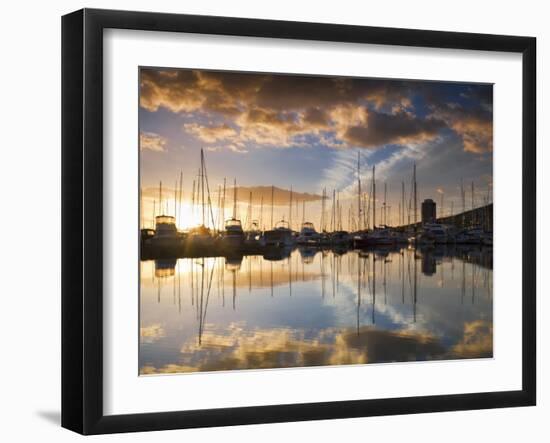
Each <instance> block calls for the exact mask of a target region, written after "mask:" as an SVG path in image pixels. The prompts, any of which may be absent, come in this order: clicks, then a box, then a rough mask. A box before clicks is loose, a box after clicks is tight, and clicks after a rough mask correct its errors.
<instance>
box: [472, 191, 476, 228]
mask: <svg viewBox="0 0 550 443" xmlns="http://www.w3.org/2000/svg"><path fill="white" fill-rule="evenodd" d="M474 215H475V213H474V182H472V224H476V222H477V220H476V219H477V217H474Z"/></svg>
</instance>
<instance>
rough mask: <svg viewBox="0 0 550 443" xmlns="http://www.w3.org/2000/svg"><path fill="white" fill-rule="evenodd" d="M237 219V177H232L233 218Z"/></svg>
mask: <svg viewBox="0 0 550 443" xmlns="http://www.w3.org/2000/svg"><path fill="white" fill-rule="evenodd" d="M236 219H237V179H236V178H234V179H233V220H236Z"/></svg>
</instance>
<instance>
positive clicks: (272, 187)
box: [270, 185, 275, 229]
mask: <svg viewBox="0 0 550 443" xmlns="http://www.w3.org/2000/svg"><path fill="white" fill-rule="evenodd" d="M274 195H275V187H274V186H273V185H271V228H270V229H273V203H274V198H273V197H274Z"/></svg>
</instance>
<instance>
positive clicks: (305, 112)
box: [139, 67, 493, 375]
mask: <svg viewBox="0 0 550 443" xmlns="http://www.w3.org/2000/svg"><path fill="white" fill-rule="evenodd" d="M139 84H140V91H139V150H140V213H139V217H140V222H139V223H140V257H139V268H140V293H139V297H140V300H139V302H140V320H139V322H140V324H139V328H140V345H139V346H140V347H139V374H140V375H151V374H167V373H190V372H198V371H201V372H204V371H206V372H209V371H231V370H250V369H254V370H258V369H277V368H279V369H280V368H299V367H312V366H338V365H350V364H371V363H393V362H419V361H433V360H456V359H473V358H491V357H492V356H493V271H492V266H493V249H492V248H493V235H492V229H493V205H492V193H493V186H492V185H493V166H492V165H493V85H491V84H479V83H457V82H444V81H441V82H440V81H419V80H401V79H377V78H355V77H333V76H321V75H316V76H312V75H297V74H283V73H249V72H229V71H211V70H199V69H180V68H167V67H141V68H140V69H139Z"/></svg>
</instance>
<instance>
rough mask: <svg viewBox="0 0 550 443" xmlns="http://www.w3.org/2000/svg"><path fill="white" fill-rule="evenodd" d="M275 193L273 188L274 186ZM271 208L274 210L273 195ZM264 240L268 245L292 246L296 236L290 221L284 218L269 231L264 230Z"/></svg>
mask: <svg viewBox="0 0 550 443" xmlns="http://www.w3.org/2000/svg"><path fill="white" fill-rule="evenodd" d="M272 193H273V188H272ZM271 208H272V209H271V210H272V211H273V196H272V199H271ZM290 213H291V214H292V188H291V189H290ZM264 241H265V245H266V246H275V247H290V246H292V245H293V244H294V236H293V233H292V229H290V223H289V222H287V221H285V219H284V217H283V219H282V220H280V221H278V222H277V223H275V226H274V227H273V228H272V229H270V230H269V231H265V232H264Z"/></svg>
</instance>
